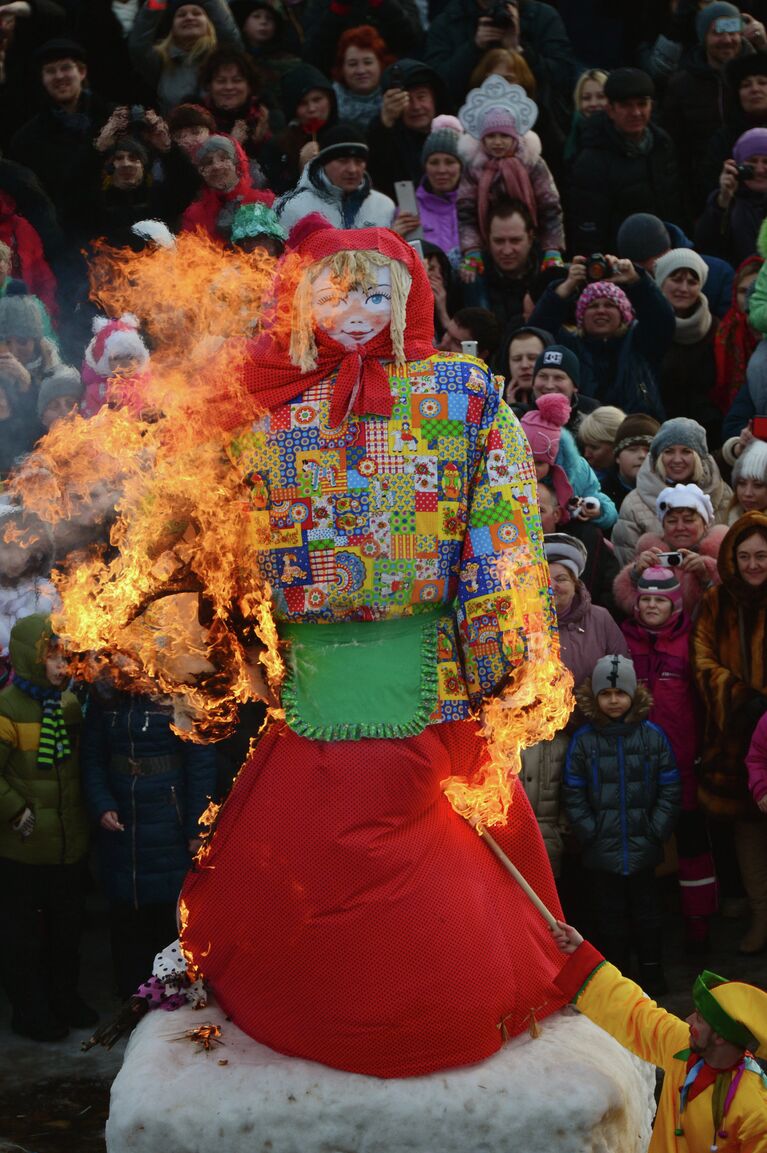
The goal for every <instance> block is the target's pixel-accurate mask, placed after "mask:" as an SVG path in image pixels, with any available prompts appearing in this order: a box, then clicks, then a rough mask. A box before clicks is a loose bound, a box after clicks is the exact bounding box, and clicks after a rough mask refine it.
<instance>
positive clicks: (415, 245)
mask: <svg viewBox="0 0 767 1153" xmlns="http://www.w3.org/2000/svg"><path fill="white" fill-rule="evenodd" d="M408 244H409V245H410V247H411V248H412V249H413V251H414V252H415V253H416V255H417V256H420V258H421V264H423V266H424V268H426V267H427V264H426V257H425V256H424V252H423V245H422V244H421V242H420V240H408Z"/></svg>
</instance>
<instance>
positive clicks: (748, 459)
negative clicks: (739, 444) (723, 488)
mask: <svg viewBox="0 0 767 1153" xmlns="http://www.w3.org/2000/svg"><path fill="white" fill-rule="evenodd" d="M739 480H759V481H761V482H762V484H767V444H765V442H764V441H763V440H752V441H751V444H750V445H749V446H748V447H747V448H746V449H744V451H743V452H742V453H741V454H740V456H739V457H738V459H737V460H736V461H735V464H734V465H733V469H732V487H733V488H734V487H735V485H736V484H737V483H738V481H739Z"/></svg>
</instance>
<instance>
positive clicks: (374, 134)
mask: <svg viewBox="0 0 767 1153" xmlns="http://www.w3.org/2000/svg"><path fill="white" fill-rule="evenodd" d="M381 88H382V90H383V101H382V104H381V112H380V114H379V115H378V116H377V117H376V119H375V120H374V121H373V122H372V124H371V125H370V127H369V129H368V137H367V139H368V144H369V145H370V175H371V176H372V178H373V183H374V184H375V186H376V188H379V189H380V190H381V191H382V192H385V193H386V194H387V195H388V196H393V195H394V183H395V181H397V180H412V182H413V184H415V185H417V184H418V182H419V181H420V179H421V177H422V176H423V164H422V160H421V154H422V152H423V146H424V144H425V143H426V137H427V136H428V135H429V132H430V131H431V122H432V120H433V119H434V117H435V116H437V115H438V114H439V113H441V112H448V111H449V108H448V106H447V98H446V95H445V88H444V85H443V83H442V80H441V79H440V77H439V76H438V75H437V73H436V72H435V71H434V70H433V69H432V68H429V67H428V66H427V65H426V64H423V63H422V62H421V61H420V60H410V59H408V58H407V57H404V58H403V59H402V60H398V61H397V62H396V63H395V64H392V65H390V66H389V67H388V68H386V69H385V70H384V73H383V75H382V76H381Z"/></svg>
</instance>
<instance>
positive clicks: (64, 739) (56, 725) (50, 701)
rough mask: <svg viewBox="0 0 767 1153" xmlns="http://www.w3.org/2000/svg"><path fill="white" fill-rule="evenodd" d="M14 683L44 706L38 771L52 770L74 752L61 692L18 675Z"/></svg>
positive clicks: (38, 753) (38, 751) (38, 750)
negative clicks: (70, 741)
mask: <svg viewBox="0 0 767 1153" xmlns="http://www.w3.org/2000/svg"><path fill="white" fill-rule="evenodd" d="M13 683H14V685H15V686H16V688H17V689H21V691H22V692H23V693H26V695H27V696H28V697H32V699H33V700H35V701H38V702H39V703H40V705H41V706H42V710H43V716H42V720H41V721H40V742H39V744H38V747H37V767H38V769H44V770H50V769H52V768H53V766H54V765H56V764H59V763H60V762H61V761H63V760H65V759H66V758H67V757H68V756H69V754H70V753H71V752H72V746H71V745H70V743H69V736H68V734H67V729H66V725H65V724H64V710H63V709H62V707H61V691H60V690H59V689H54V688H42V687H41V686H40V685H35V684H33V683H32V681H28V680H26V678H25V677H20V676H18V674H16V675H15V676H14V678H13Z"/></svg>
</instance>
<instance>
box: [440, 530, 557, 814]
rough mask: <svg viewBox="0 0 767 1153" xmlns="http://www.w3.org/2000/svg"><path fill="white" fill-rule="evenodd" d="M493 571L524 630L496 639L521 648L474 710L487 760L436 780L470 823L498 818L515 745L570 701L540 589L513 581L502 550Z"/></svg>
mask: <svg viewBox="0 0 767 1153" xmlns="http://www.w3.org/2000/svg"><path fill="white" fill-rule="evenodd" d="M496 571H497V575H498V578H499V581H500V585H501V588H503V589H505V590H508V597H509V598H510V603H509V604H508V606H507V607H506V611H505V616H506V617H507V618H508V619H510V620H512V621H515V622H522V623H523V630H524V633H522V632H521V630H519V629H517V630H514V631H509V633H507V634H505V635H504V641H505V642H506V644H507V645H508V646H510V647H511V648H512V649H514V648H517V649H518V648H519V647H520V645H521V646H522V650H523V651H522V652H521V653H520V654H519V658H518V660H517V663H516V667H515V668H514V670H513V672H512V674H511V676H510V678H509V680H508V682H507V684H506V685H505V686H504V688H503V690H502V692H501V693H500V694H499V695H498V696H496V697H492V698H490V699H488V700H486V701H485V703H484V705H483V707H482V726H481V734H482V736H483V737H484V739H485V740H486V742H487V760H486V761H485V762H484V763H483V765H482V767H481V768H480V770H479V771H478V773H477V774H476V775H475V776H474V777H472V778H468V777H465V776H452V777H449V778H448V779H447V780H446V781H444V782H443V791H444V793H445V796H446V797H447V799H448V800H449V801H450V804H451V805H452V806H453V808H454V809H455V810H456V812H457V813H459V814H460V815H461V816H462V817H465V818H466V820H468V821H469V822H470V823H471V824H473V825H475V826H476V827H478V828H480V827H482V826H487V827H488V828H491V827H492V826H493V825H500V824H503V823H504V822H505V820H506V816H507V813H508V809H509V805H510V804H511V801H512V797H513V793H514V786H515V779H516V777H517V776H518V775H519V772H520V769H521V767H522V764H521V757H520V753H521V750H522V749H526V748H529V747H530V746H531V745H534V744H537V743H538V741H547V740H550V739H551V738H552V737H553V736H554V735H555V733H557V732H559V731H560V730H561V729H562V728H564V725H565V723H566V722H567V719H568V717H569V716H570V713H571V712H572V710H573V705H574V700H573V694H572V687H573V678H572V674H571V673H570V671H569V670H568V669H566V668H565V666H564V665H563V664H562V662H561V659H560V656H559V641H558V635H557V628H556V616H555V614H554V610H553V607H552V603H551V596H550V594H549V595H548V596H547V597H546V598H545V600H544V601H542V600H541V590H540V586H538V585H537V584H535V583H533V582H526V581H524V580H522V581H520V579H519V573H518V570H517V567H516V563H515V561H514V560H513V559H512V558H511V556H510V555H509V554H508V553H503V554H501V556H500V557H499V558H498V561H497V563H496ZM523 635H524V638H525V639H524V640H523V639H522V636H523Z"/></svg>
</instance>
